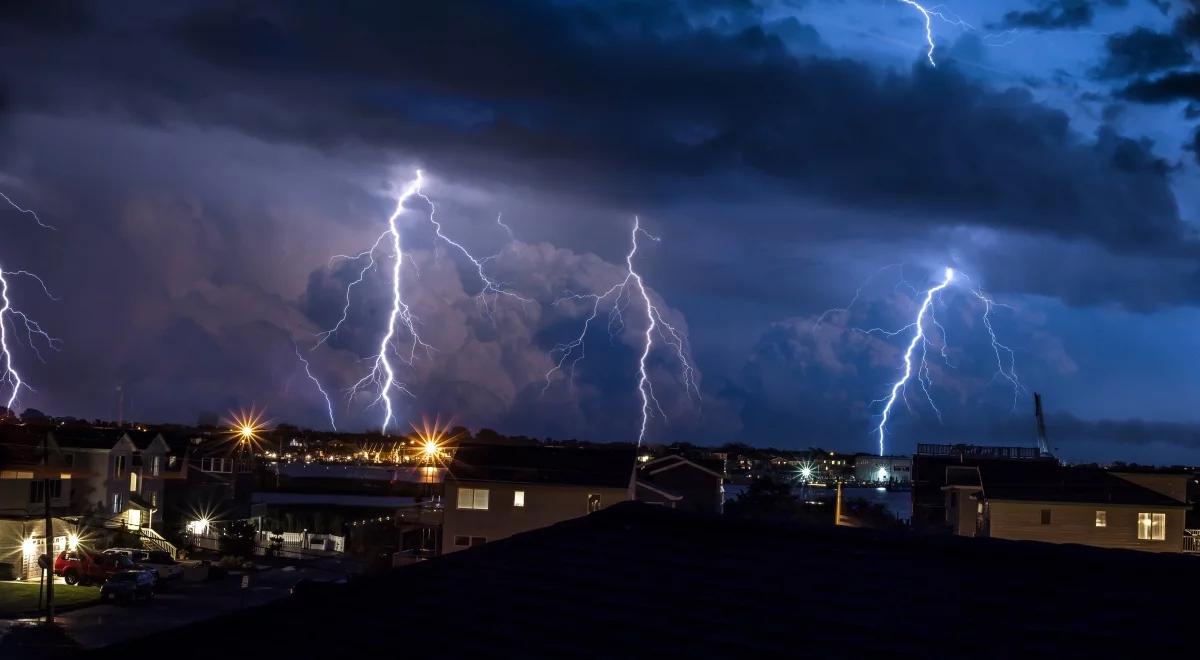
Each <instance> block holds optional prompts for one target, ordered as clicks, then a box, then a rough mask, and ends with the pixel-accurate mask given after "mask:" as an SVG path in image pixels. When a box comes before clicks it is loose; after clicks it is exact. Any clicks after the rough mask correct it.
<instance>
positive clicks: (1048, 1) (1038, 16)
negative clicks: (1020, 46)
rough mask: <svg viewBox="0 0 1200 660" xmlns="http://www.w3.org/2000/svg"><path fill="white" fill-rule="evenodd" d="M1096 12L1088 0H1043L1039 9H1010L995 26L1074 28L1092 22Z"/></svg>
mask: <svg viewBox="0 0 1200 660" xmlns="http://www.w3.org/2000/svg"><path fill="white" fill-rule="evenodd" d="M1094 17H1095V12H1094V10H1093V9H1092V5H1091V3H1090V2H1087V1H1086V0H1043V1H1042V2H1040V3H1039V6H1038V8H1037V9H1031V10H1028V11H1015V10H1014V11H1010V12H1008V13H1006V14H1005V15H1004V18H1003V19H1002V20H1001V21H1000V22H999V23H997V24H995V25H994V26H993V27H998V28H1001V29H1005V28H1031V29H1035V30H1072V29H1077V28H1081V27H1087V26H1089V25H1091V24H1092V19H1093V18H1094Z"/></svg>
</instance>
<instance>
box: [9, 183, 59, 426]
mask: <svg viewBox="0 0 1200 660" xmlns="http://www.w3.org/2000/svg"><path fill="white" fill-rule="evenodd" d="M0 198H3V199H4V201H5V202H7V203H8V204H9V205H10V206H12V207H13V208H14V209H16V210H17V211H19V212H21V213H23V214H25V215H28V216H30V217H32V218H33V219H34V222H36V223H37V225H38V226H39V227H42V228H43V229H50V230H54V227H52V226H50V225H48V224H46V223H44V222H42V219H41V218H40V217H38V214H37V213H36V212H34V211H33V210H32V209H27V208H22V207H21V206H19V205H18V204H17V203H16V202H14V201H13V200H12V199H10V198H9V197H8V195H5V194H4V193H0ZM14 277H24V278H28V279H32V280H33V281H35V282H36V283H37V284H38V286H39V287H40V288H41V289H42V292H43V293H44V294H46V297H48V298H50V299H51V300H58V298H56V297H55V296H54V295H53V294H52V293H50V289H49V287H47V286H46V282H45V281H44V280H43V279H42V278H41V277H39V276H38V275H36V274H34V273H31V272H29V271H27V270H13V271H5V270H4V269H3V268H2V267H0V360H3V362H4V365H3V366H4V369H3V371H2V372H0V381H3V382H5V383H7V384H8V386H9V387H11V388H12V389H11V391H10V392H9V395H8V399H7V400H6V401H5V408H7V409H8V411H10V412H13V406H14V405H15V404H16V402H17V397H18V395H20V393H21V389H22V388H24V389H27V390H32V388H31V387H30V386H29V384H28V383H26V382H25V380H24V379H23V378H22V377H21V374H20V372H18V371H17V367H16V363H15V361H14V359H13V354H12V347H11V346H9V343H8V341H9V339H10V336H9V328H11V329H12V331H13V332H16V331H17V328H18V327H23V328H24V329H25V336H26V338H27V340H28V342H29V344H28V345H29V348H30V350H32V351H33V352H34V355H36V356H37V358H38V360H42V353H41V351H40V350H39V349H38V347H37V340H38V339H41V340H42V341H43V342H44V343H45V344H46V346H47V347H49V348H50V349H52V350H59V347H60V343H61V342H60V340H59V339H58V338H56V337H52V336H50V334H49V333H48V332H46V330H44V329H43V328H42V326H41V324H40V323H38V322H37V320H35V319H33V318H31V317H30V316H29V315H28V314H26V313H25V312H23V311H21V310H19V309H17V308H15V307H13V304H12V299H11V297H10V294H11V283H10V280H12V278H14ZM18 321H19V322H20V326H18ZM12 339H14V340H16V341H18V342H19V340H17V339H16V337H15V336H14V337H12ZM14 414H15V413H14Z"/></svg>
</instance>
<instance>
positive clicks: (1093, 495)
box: [980, 465, 1187, 507]
mask: <svg viewBox="0 0 1200 660" xmlns="http://www.w3.org/2000/svg"><path fill="white" fill-rule="evenodd" d="M990 468H991V466H987V465H985V466H981V467H980V473H981V474H982V475H983V493H984V495H985V496H986V497H987V498H988V499H990V500H1016V501H1023V502H1072V503H1081V504H1083V503H1088V504H1130V505H1144V506H1156V507H1184V506H1187V505H1186V504H1184V503H1183V502H1180V501H1179V500H1176V499H1173V498H1171V497H1168V496H1166V495H1163V494H1161V493H1158V492H1156V491H1153V490H1150V489H1149V488H1146V487H1144V486H1139V485H1137V484H1135V483H1133V482H1130V481H1126V480H1125V479H1122V478H1121V477H1119V476H1116V475H1115V474H1113V473H1111V472H1109V471H1107V470H1103V469H1100V468H1083V467H1067V466H1058V469H1056V470H1054V471H1052V472H1038V473H1036V474H1024V475H1021V474H1013V473H1011V472H1009V473H1004V474H997V473H996V471H995V470H993V469H990Z"/></svg>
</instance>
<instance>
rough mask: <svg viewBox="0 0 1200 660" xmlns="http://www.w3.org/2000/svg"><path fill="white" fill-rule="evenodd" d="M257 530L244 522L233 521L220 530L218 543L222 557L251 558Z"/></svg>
mask: <svg viewBox="0 0 1200 660" xmlns="http://www.w3.org/2000/svg"><path fill="white" fill-rule="evenodd" d="M257 538H258V530H257V529H255V527H254V525H251V524H250V523H249V522H247V521H245V520H234V521H232V522H230V523H229V524H228V525H227V526H226V527H225V529H224V530H222V534H221V540H220V542H219V547H220V552H221V554H222V555H233V556H235V557H251V556H253V555H254V546H255V541H256V539H257Z"/></svg>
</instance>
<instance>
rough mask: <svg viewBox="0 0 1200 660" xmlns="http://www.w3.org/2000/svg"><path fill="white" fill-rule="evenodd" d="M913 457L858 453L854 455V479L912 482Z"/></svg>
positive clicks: (883, 482)
mask: <svg viewBox="0 0 1200 660" xmlns="http://www.w3.org/2000/svg"><path fill="white" fill-rule="evenodd" d="M912 465H913V459H912V458H910V457H908V456H876V455H874V454H858V455H857V456H855V457H854V480H855V481H857V482H859V483H880V484H904V485H907V484H910V483H912Z"/></svg>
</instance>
